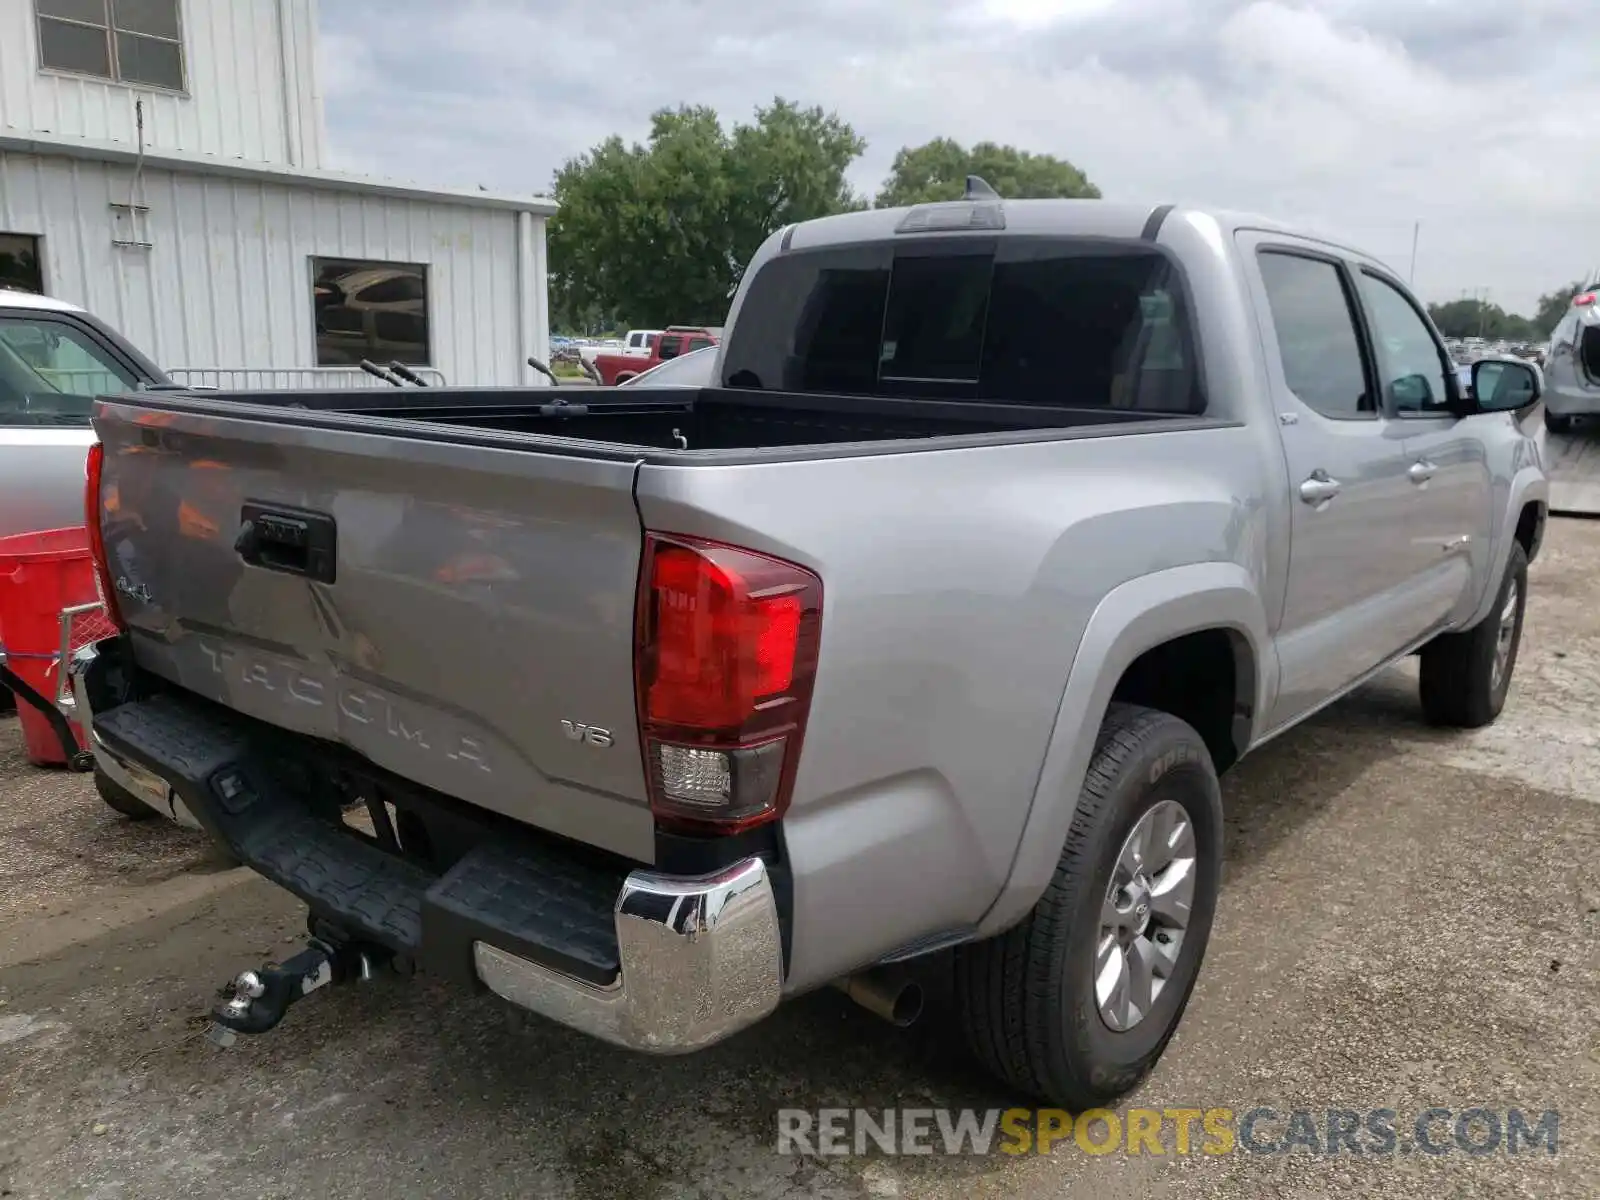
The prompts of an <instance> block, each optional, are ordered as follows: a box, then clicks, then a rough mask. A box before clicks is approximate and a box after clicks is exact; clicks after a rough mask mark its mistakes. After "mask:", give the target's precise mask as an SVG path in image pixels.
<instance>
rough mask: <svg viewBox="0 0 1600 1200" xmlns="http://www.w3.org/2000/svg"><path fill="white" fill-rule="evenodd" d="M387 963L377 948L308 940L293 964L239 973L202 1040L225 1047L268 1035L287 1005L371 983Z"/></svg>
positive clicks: (384, 952)
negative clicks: (347, 985)
mask: <svg viewBox="0 0 1600 1200" xmlns="http://www.w3.org/2000/svg"><path fill="white" fill-rule="evenodd" d="M390 957H391V955H390V953H389V951H387V950H384V949H382V948H380V947H375V946H364V945H359V944H356V943H354V942H337V941H333V940H329V939H326V938H323V937H312V938H311V940H310V941H309V942H308V943H307V944H306V948H305V949H304V950H302V951H300V953H299V954H296V955H295V956H294V957H293V958H290V959H288V960H287V961H285V962H281V963H276V962H270V963H267V964H265V965H264V966H262V967H260V968H258V969H257V970H254V971H243V972H241V973H240V974H239V975H238V976H237V977H236V978H235V979H234V980H233V981H232V982H231V983H229V984H228V985H227V987H225V988H224V989H223V994H224V997H225V998H224V1000H223V1002H222V1003H221V1004H220V1005H218V1006H217V1007H216V1008H215V1009H213V1010H212V1013H211V1027H210V1029H209V1030H208V1031H207V1034H206V1036H207V1037H209V1038H210V1039H211V1041H212V1042H214V1043H215V1044H216V1045H218V1046H221V1047H228V1046H231V1045H233V1044H234V1042H236V1041H237V1040H238V1038H239V1035H240V1034H241V1033H246V1034H257V1033H266V1032H267V1031H268V1030H269V1029H272V1028H274V1027H275V1026H276V1025H277V1024H278V1022H279V1021H281V1020H283V1017H284V1014H285V1013H286V1012H288V1011H289V1006H290V1005H291V1004H295V1003H298V1002H299V1001H300V1000H303V999H304V998H305V997H307V996H309V995H311V993H312V992H317V991H321V990H322V989H323V988H325V987H328V986H330V985H332V984H336V983H349V982H353V981H365V980H369V979H371V978H372V975H373V972H374V971H375V970H376V969H377V968H378V967H380V966H382V965H384V964H385V963H386V962H387V961H388V959H389V958H390Z"/></svg>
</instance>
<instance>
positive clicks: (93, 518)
mask: <svg viewBox="0 0 1600 1200" xmlns="http://www.w3.org/2000/svg"><path fill="white" fill-rule="evenodd" d="M105 460H106V451H105V447H104V446H102V445H101V444H100V443H99V442H95V443H94V444H93V445H91V446H90V447H89V457H88V461H87V462H86V464H85V467H84V483H83V524H84V529H85V532H86V533H87V534H88V535H89V556H90V557H91V558H92V559H93V560H94V579H95V584H96V586H98V588H99V589H100V599H101V601H102V602H103V603H104V604H105V606H106V616H107V617H109V618H110V619H111V623H112V624H114V625H115V626H116V627H117V628H118V629H122V628H124V626H123V624H122V614H121V613H120V612H118V611H117V589H116V587H115V585H114V584H113V583H112V581H111V562H110V560H109V559H108V558H107V557H106V540H105V536H104V535H103V534H102V533H101V531H100V521H101V518H102V515H103V514H102V511H101V510H102V507H103V506H102V504H101V492H100V487H101V484H100V475H101V472H102V470H103V469H104V467H105Z"/></svg>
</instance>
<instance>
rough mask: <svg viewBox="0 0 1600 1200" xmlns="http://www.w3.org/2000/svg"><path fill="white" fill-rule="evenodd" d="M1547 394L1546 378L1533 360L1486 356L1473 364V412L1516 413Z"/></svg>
mask: <svg viewBox="0 0 1600 1200" xmlns="http://www.w3.org/2000/svg"><path fill="white" fill-rule="evenodd" d="M1542 395H1544V378H1543V375H1542V373H1541V372H1540V370H1539V368H1538V367H1536V366H1534V365H1533V364H1532V363H1525V362H1507V361H1505V360H1503V359H1483V360H1482V361H1480V362H1475V363H1473V364H1472V401H1471V410H1472V411H1473V412H1516V411H1517V410H1518V409H1522V408H1527V407H1528V406H1529V405H1530V404H1532V403H1533V402H1534V401H1535V400H1537V399H1538V398H1539V397H1540V396H1542Z"/></svg>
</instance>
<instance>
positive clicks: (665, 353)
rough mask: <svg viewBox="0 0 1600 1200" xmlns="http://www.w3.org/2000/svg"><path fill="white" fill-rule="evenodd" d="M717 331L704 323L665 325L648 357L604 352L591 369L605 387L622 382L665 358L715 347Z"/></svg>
mask: <svg viewBox="0 0 1600 1200" xmlns="http://www.w3.org/2000/svg"><path fill="white" fill-rule="evenodd" d="M720 333H721V330H717V329H710V328H708V327H706V326H704V325H668V326H667V327H666V328H665V329H664V330H662V331H661V335H660V336H659V337H657V338H656V342H655V345H654V346H653V347H651V350H650V355H649V357H648V358H646V357H644V356H643V355H640V354H623V353H618V352H614V353H608V354H596V355H595V356H594V368H595V370H597V371H598V372H600V382H601V383H603V384H605V385H606V386H607V387H612V386H615V385H616V384H619V383H625V382H626V381H628V380H629V379H632V378H633V377H634V376H635V375H643V374H644V373H645V372H646V371H648V370H649V369H650V368H651V367H658V366H660V365H661V364H662V363H664V362H666V361H667V360H668V359H669V358H677V357H678V355H680V354H687V353H689V351H691V350H703V349H704V348H705V347H707V346H715V345H716V344H717V340H718V337H719V335H720Z"/></svg>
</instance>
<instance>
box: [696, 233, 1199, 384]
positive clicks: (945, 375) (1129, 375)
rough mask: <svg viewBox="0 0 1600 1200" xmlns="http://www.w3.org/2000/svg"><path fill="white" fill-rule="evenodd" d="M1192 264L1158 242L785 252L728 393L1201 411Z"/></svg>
mask: <svg viewBox="0 0 1600 1200" xmlns="http://www.w3.org/2000/svg"><path fill="white" fill-rule="evenodd" d="M1180 285H1181V279H1180V278H1179V275H1178V269H1177V267H1176V266H1175V265H1174V264H1173V263H1172V262H1171V261H1170V260H1169V259H1168V258H1166V257H1165V256H1164V255H1162V254H1161V253H1160V252H1159V251H1157V250H1155V249H1154V248H1153V247H1151V246H1149V245H1148V244H1146V243H1132V242H1129V243H1116V242H1107V241H1100V240H1097V241H1086V240H1085V241H1080V240H1074V239H1061V238H1022V237H1019V238H1009V239H1008V238H1001V239H998V240H997V241H993V242H989V243H987V244H983V243H976V244H975V243H974V242H973V241H972V240H970V239H960V238H952V239H948V240H943V241H939V240H935V241H932V242H925V243H922V244H920V245H915V244H913V245H905V246H901V245H896V244H894V243H871V244H866V245H857V246H848V247H839V248H836V249H825V250H817V251H803V252H799V253H793V254H786V255H782V256H780V257H778V258H775V259H773V260H771V261H770V262H768V263H767V264H765V265H764V266H762V267H761V268H760V270H759V272H758V273H757V275H756V276H755V278H754V279H752V281H751V283H750V287H749V288H748V290H747V292H746V294H745V296H744V299H743V301H742V306H741V308H740V310H739V315H738V319H737V321H736V322H735V323H734V326H733V330H732V333H731V336H730V337H729V339H728V341H727V346H726V350H725V352H724V354H723V381H724V383H725V384H726V386H728V387H736V388H737V387H743V388H761V389H766V390H774V391H791V392H836V393H845V394H849V395H867V396H911V397H919V396H920V397H927V398H930V399H933V398H937V399H951V400H971V401H980V402H989V403H997V404H1017V405H1039V406H1050V407H1058V408H1126V409H1132V410H1136V411H1145V412H1154V413H1169V414H1197V413H1200V412H1202V411H1203V410H1204V397H1203V393H1202V390H1201V387H1200V381H1199V372H1198V369H1197V363H1196V360H1195V356H1194V352H1193V339H1192V336H1191V329H1190V324H1189V320H1188V311H1187V308H1186V305H1185V303H1184V298H1183V296H1184V294H1183V290H1182V287H1181V286H1180Z"/></svg>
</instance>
